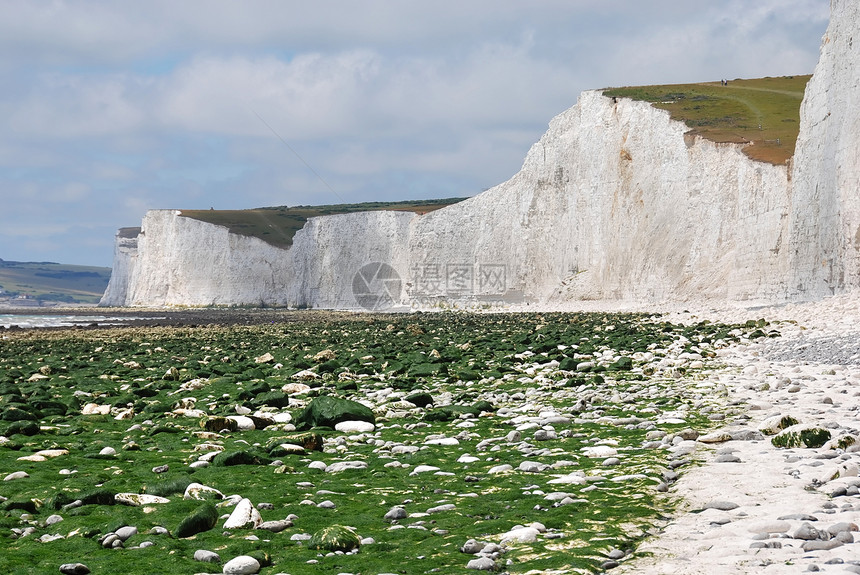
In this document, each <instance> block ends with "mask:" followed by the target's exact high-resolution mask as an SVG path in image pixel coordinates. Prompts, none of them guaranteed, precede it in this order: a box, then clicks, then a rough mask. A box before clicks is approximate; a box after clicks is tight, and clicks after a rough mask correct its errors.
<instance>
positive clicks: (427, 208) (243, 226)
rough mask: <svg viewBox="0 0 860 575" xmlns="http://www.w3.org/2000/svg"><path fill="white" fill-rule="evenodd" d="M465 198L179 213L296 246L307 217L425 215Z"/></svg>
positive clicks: (274, 242)
mask: <svg viewBox="0 0 860 575" xmlns="http://www.w3.org/2000/svg"><path fill="white" fill-rule="evenodd" d="M465 199H466V198H446V199H442V200H410V201H405V202H364V203H360V204H333V205H328V206H293V207H288V206H276V207H272V208H255V209H252V210H180V212H181V213H182V215H183V216H185V217H188V218H193V219H195V220H200V221H203V222H208V223H210V224H215V225H218V226H223V227H225V228H228V229H229V230H230V231H231V232H232V233H234V234H239V235H243V236H252V237H255V238H259V239H261V240H263V241H264V242H267V243H270V244H272V245H274V246H277V247H280V248H288V247H290V246H291V245H293V236H294V235H296V232H297V231H299V230H300V229H302V227H304V225H305V222H307V221H308V218H313V217H317V216H330V215H334V214H349V213H354V212H373V211H380V210H386V211H397V212H415V213H417V214H426V213H427V212H432V211H434V210H438V209H440V208H444V207H446V206H450V205H451V204H456V203H457V202H462V201H463V200H465Z"/></svg>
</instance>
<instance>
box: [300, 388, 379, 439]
mask: <svg viewBox="0 0 860 575" xmlns="http://www.w3.org/2000/svg"><path fill="white" fill-rule="evenodd" d="M353 420H354V421H368V422H370V423H376V416H375V415H374V414H373V410H371V409H370V408H369V407H367V406H366V405H362V404H360V403H358V402H356V401H352V400H349V399H342V398H339V397H332V396H329V395H321V396H319V397H315V398H314V399H313V400H311V402H310V403H309V404H308V405H307V407H305V408H304V409H303V410H302V411H301V412H300V413H299V415H298V417H296V429H298V430H301V431H304V430H308V429H312V428H314V427H331V428H334V426H335V425H337V424H338V423H340V422H341V421H353Z"/></svg>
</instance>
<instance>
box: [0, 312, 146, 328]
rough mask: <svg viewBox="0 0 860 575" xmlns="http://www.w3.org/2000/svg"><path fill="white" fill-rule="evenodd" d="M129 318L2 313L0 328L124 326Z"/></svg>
mask: <svg viewBox="0 0 860 575" xmlns="http://www.w3.org/2000/svg"><path fill="white" fill-rule="evenodd" d="M130 319H135V318H129V317H111V316H107V315H62V314H56V315H43V314H32V315H29V314H17V313H0V326H2V327H4V328H10V327H12V326H13V325H14V326H18V327H20V328H24V329H31V328H37V327H75V326H79V325H91V324H94V323H97V324H99V325H122V324H124V323H127V322H128V321H129V320H130Z"/></svg>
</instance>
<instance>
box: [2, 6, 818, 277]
mask: <svg viewBox="0 0 860 575" xmlns="http://www.w3.org/2000/svg"><path fill="white" fill-rule="evenodd" d="M829 4H830V3H829V2H828V1H827V0H755V1H754V2H751V1H749V0H683V1H678V0H671V1H668V0H646V1H643V0H614V1H612V2H609V1H607V0H530V1H526V0H520V1H511V0H458V1H450V0H436V1H433V2H428V1H427V0H422V1H420V2H418V1H413V0H386V1H382V0H329V1H326V0H317V1H314V2H311V1H308V0H303V1H294V0H277V1H276V0H243V1H242V2H238V1H236V2H228V1H223V0H199V1H198V0H183V1H182V2H175V1H173V0H171V1H161V0H148V1H147V2H104V1H101V0H99V1H89V0H81V1H69V2H66V1H47V0H45V1H42V0H0V10H2V14H3V18H2V19H0V86H2V90H0V258H2V259H4V260H13V261H53V262H60V263H67V264H78V265H94V266H110V265H111V264H112V259H113V245H114V235H115V233H116V230H117V229H118V228H120V227H128V226H139V225H140V222H141V218H142V217H143V215H144V214H145V212H146V210H149V209H162V208H175V209H208V208H210V207H214V208H215V209H247V208H256V207H264V206H284V205H287V206H294V205H314V204H334V203H353V202H363V201H390V200H411V199H430V198H446V197H465V196H471V195H474V194H477V193H480V192H481V191H483V190H485V189H488V188H490V187H492V186H494V185H496V184H499V183H501V182H503V181H505V180H507V179H508V178H510V177H511V176H513V175H514V174H515V173H516V172H517V171H518V170H519V168H520V166H521V165H522V162H523V159H524V158H525V155H526V153H527V152H528V149H529V147H530V146H531V145H532V144H533V143H535V142H536V141H537V140H538V139H539V138H540V136H541V135H542V134H543V132H544V131H545V130H546V128H547V125H548V123H549V121H550V120H551V119H552V117H553V116H555V115H557V114H559V113H561V112H563V111H564V110H566V109H567V108H569V107H571V106H573V105H574V104H575V103H576V100H577V97H578V95H579V93H580V92H582V91H583V90H589V89H598V88H606V87H613V86H631V85H633V86H635V85H643V84H669V83H687V82H704V81H716V80H720V79H723V78H726V79H734V78H758V77H763V76H783V75H794V74H808V73H811V72H812V71H813V69H814V67H815V64H816V62H817V60H818V53H819V46H820V43H821V37H822V35H823V34H824V32H825V30H826V27H827V21H828V17H829Z"/></svg>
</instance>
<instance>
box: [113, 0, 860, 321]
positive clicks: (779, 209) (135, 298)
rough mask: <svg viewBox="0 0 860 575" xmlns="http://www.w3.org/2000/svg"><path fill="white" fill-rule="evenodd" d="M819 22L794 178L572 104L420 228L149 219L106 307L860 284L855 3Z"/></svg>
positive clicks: (794, 289)
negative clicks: (274, 239) (283, 240)
mask: <svg viewBox="0 0 860 575" xmlns="http://www.w3.org/2000/svg"><path fill="white" fill-rule="evenodd" d="M832 13H833V14H832V20H831V24H830V27H829V29H828V32H827V35H826V36H825V38H824V41H823V44H822V51H821V60H820V62H819V64H818V67H817V68H816V71H815V75H814V76H813V79H812V81H811V82H810V84H809V86H808V88H807V93H806V97H805V99H804V103H803V108H802V116H801V118H802V119H801V134H800V138H799V140H798V147H797V153H796V155H795V159H794V160H793V162H792V167H791V168H788V167H786V166H773V165H770V164H764V163H760V162H755V161H752V160H750V159H749V158H747V157H746V156H745V155H744V154H743V153H742V152H741V149H740V147H739V146H737V145H733V144H715V143H713V142H710V141H707V140H704V139H701V138H698V137H694V136H689V135H687V134H686V132H687V131H688V129H687V127H686V126H685V125H683V124H681V123H679V122H675V121H673V120H671V119H670V118H669V115H668V113H667V112H664V111H661V110H657V109H655V108H652V107H651V106H650V105H648V104H647V103H643V102H634V101H630V100H618V101H615V100H613V99H611V98H607V97H604V96H603V95H602V94H601V93H599V92H585V93H583V94H582V95H581V97H580V99H579V101H578V102H577V104H576V105H575V106H574V107H572V108H571V109H569V110H567V111H565V112H564V113H562V114H560V115H559V116H557V117H556V118H554V119H553V120H552V121H551V123H550V126H549V130H548V131H547V132H546V134H545V135H544V136H543V137H542V138H541V140H540V141H539V142H538V143H537V144H535V145H534V146H532V148H531V150H530V151H529V153H528V155H527V157H526V159H525V162H524V164H523V167H522V169H521V170H520V171H519V172H518V173H517V174H516V175H515V176H514V177H513V178H511V179H510V180H509V181H507V182H505V183H503V184H501V185H499V186H497V187H495V188H493V189H491V190H488V191H486V192H484V193H482V194H480V195H478V196H475V197H473V198H471V199H469V200H466V201H464V202H461V203H459V204H455V205H452V206H449V207H447V208H444V209H441V210H438V211H435V212H431V213H429V214H427V215H424V216H416V215H414V214H409V213H397V212H366V213H359V214H348V215H339V216H325V217H320V218H313V219H311V220H310V221H308V223H307V224H306V226H305V227H304V229H302V230H301V231H300V232H298V233H297V234H296V236H295V238H294V242H293V245H292V247H291V248H289V249H286V250H284V249H279V248H275V247H273V246H271V245H268V244H266V243H264V242H262V241H260V240H257V239H254V238H247V237H242V236H236V235H233V234H230V233H229V232H228V231H227V230H226V229H225V228H220V227H218V226H214V225H211V224H206V223H203V222H199V221H196V220H192V219H190V218H185V217H182V216H180V215H179V214H178V212H175V211H154V212H150V213H148V214H147V216H146V217H145V218H144V222H143V230H142V232H141V235H140V239H139V240H138V247H137V263H136V265H123V264H121V265H118V266H115V269H114V274H118V275H123V274H125V275H126V276H127V278H128V279H127V280H126V282H125V284H123V282H122V281H121V279H118V280H117V282H114V280H113V278H112V280H111V286H109V288H108V291H107V292H106V294H105V299H104V300H103V303H104V302H120V301H123V300H124V303H125V304H126V305H209V304H215V305H237V304H259V303H265V304H272V305H299V306H311V307H338V308H366V309H382V308H385V307H388V306H389V305H390V304H392V303H398V304H401V305H407V306H408V305H412V306H420V307H425V306H428V305H433V304H435V303H437V302H439V301H441V300H445V301H449V302H450V301H457V302H474V301H489V302H494V301H507V302H514V301H529V302H538V303H540V302H546V301H553V300H569V299H627V300H638V301H655V302H656V301H664V300H686V299H693V298H695V299H697V300H702V299H712V300H722V301H744V302H749V303H768V302H779V301H785V300H786V299H810V298H817V297H821V296H823V295H827V294H830V293H834V292H836V291H840V290H843V289H846V288H850V287H853V286H857V285H858V284H860V202H858V201H857V193H858V189H857V188H858V181H860V163H858V159H857V153H856V152H857V150H858V143H860V142H858V141H857V139H858V138H860V112H858V110H860V108H858V107H857V106H855V105H854V104H855V103H858V102H857V101H858V100H860V92H858V90H860V82H858V73H860V72H858V66H857V64H858V62H857V51H856V50H855V49H854V47H853V38H852V33H853V30H855V29H857V23H858V22H860V18H859V17H860V7H858V6H857V5H855V4H854V3H853V2H852V1H851V0H834V2H833V4H832ZM858 42H860V38H858ZM118 250H119V248H118ZM131 251H132V249H131V248H128V252H129V253H124V254H123V255H122V256H121V257H123V258H125V259H126V260H128V261H133V257H134V256H133V255H132V254H131ZM117 253H118V258H119V257H120V255H119V254H120V252H119V251H118V252H117ZM124 285H125V286H127V287H126V288H125V293H124V294H123V291H122V290H123V286H124Z"/></svg>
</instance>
